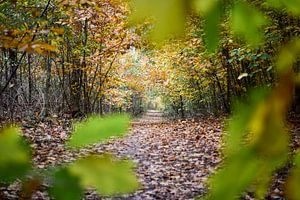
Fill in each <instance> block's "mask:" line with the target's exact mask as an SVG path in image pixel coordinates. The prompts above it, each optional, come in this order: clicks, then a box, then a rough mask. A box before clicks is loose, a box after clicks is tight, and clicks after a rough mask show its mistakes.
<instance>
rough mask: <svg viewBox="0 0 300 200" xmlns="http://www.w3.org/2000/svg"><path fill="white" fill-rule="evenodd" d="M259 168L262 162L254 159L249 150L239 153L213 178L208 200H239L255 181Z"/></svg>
mask: <svg viewBox="0 0 300 200" xmlns="http://www.w3.org/2000/svg"><path fill="white" fill-rule="evenodd" d="M259 167H260V162H259V161H258V160H257V159H255V158H254V154H253V152H251V151H249V149H247V150H243V151H241V152H239V153H238V154H237V156H235V157H233V158H231V160H230V162H229V163H228V165H226V166H225V168H223V169H221V170H220V171H219V172H218V173H217V174H216V175H215V176H214V177H213V179H212V182H211V184H212V186H213V188H212V191H211V193H210V196H209V198H208V199H216V200H218V199H222V200H232V199H237V198H238V195H240V194H241V193H242V192H243V191H244V190H245V189H246V188H247V186H249V184H250V183H251V182H253V181H254V180H255V178H256V172H257V171H258V170H259Z"/></svg>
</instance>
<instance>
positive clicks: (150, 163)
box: [0, 111, 221, 200]
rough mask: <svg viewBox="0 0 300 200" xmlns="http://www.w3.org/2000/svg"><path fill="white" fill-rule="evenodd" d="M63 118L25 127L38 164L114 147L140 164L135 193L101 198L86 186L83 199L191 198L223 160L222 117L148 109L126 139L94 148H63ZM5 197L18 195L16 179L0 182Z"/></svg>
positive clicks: (44, 195)
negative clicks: (171, 116) (175, 116)
mask: <svg viewBox="0 0 300 200" xmlns="http://www.w3.org/2000/svg"><path fill="white" fill-rule="evenodd" d="M64 124H65V122H64V121H63V122H57V123H55V124H52V123H39V124H36V125H35V127H34V128H28V127H27V126H26V128H24V129H23V131H24V135H25V136H26V137H27V138H28V139H29V140H31V142H32V145H31V146H32V147H33V148H34V151H33V152H34V163H35V165H36V166H37V167H38V168H41V169H43V168H46V167H48V166H56V165H59V164H60V163H63V162H69V161H72V160H75V159H76V157H78V156H79V155H86V154H89V153H95V152H96V153H104V152H110V153H112V154H114V155H116V156H118V157H121V158H129V159H131V160H133V161H134V162H135V163H136V165H137V169H136V172H137V176H138V178H139V180H140V182H141V186H142V187H141V189H140V190H139V191H137V192H136V193H134V194H130V195H125V196H122V197H114V198H100V197H99V196H98V195H97V193H96V192H94V191H87V193H86V196H85V199H87V200H95V199H133V200H147V199H168V200H169V199H171V200H176V199H184V200H186V199H193V198H195V197H196V196H199V195H203V194H204V193H205V192H206V190H207V189H206V185H205V181H206V180H207V177H208V176H209V175H210V174H211V172H212V171H213V170H214V169H215V167H216V166H217V164H218V163H219V162H220V159H219V151H218V150H219V149H220V138H221V122H220V121H219V120H217V119H214V118H208V119H201V120H198V121H194V120H186V121H168V120H166V119H164V118H163V117H162V113H160V112H157V111H149V112H147V113H146V114H145V116H143V117H142V118H141V119H139V120H136V121H135V122H133V123H132V124H133V125H132V129H131V131H130V132H129V133H128V135H127V136H125V137H124V138H120V139H116V140H113V141H110V142H108V143H106V144H97V145H95V146H94V147H93V148H89V149H83V150H80V151H75V152H74V151H71V150H68V149H66V148H65V146H64V142H65V140H66V138H67V137H68V133H69V132H70V131H69V130H68V127H70V126H69V125H67V126H65V125H64ZM0 190H1V191H3V193H4V194H5V196H6V197H7V198H5V199H18V191H19V190H20V185H19V184H18V183H16V184H13V185H11V186H9V187H8V188H7V187H2V188H1V187H0ZM32 199H38V200H44V199H47V200H48V199H50V198H49V196H48V195H47V192H46V191H38V192H36V193H35V194H34V197H33V198H32Z"/></svg>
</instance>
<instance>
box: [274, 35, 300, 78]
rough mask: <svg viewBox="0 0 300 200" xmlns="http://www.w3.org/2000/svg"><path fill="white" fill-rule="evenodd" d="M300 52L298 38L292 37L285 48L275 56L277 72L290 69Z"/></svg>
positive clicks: (299, 40)
mask: <svg viewBox="0 0 300 200" xmlns="http://www.w3.org/2000/svg"><path fill="white" fill-rule="evenodd" d="M299 53H300V38H295V39H293V40H292V41H291V42H290V43H289V44H288V45H286V47H285V48H283V49H282V50H281V52H280V54H279V56H278V58H277V63H276V64H277V69H278V71H279V72H285V71H287V70H288V69H291V68H292V66H293V64H294V63H295V62H296V59H297V57H298V54H299Z"/></svg>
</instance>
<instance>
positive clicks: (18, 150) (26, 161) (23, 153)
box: [0, 127, 31, 182]
mask: <svg viewBox="0 0 300 200" xmlns="http://www.w3.org/2000/svg"><path fill="white" fill-rule="evenodd" d="M19 131H20V130H19V129H18V128H16V127H9V128H6V129H4V130H2V131H0V182H2V181H3V182H12V181H14V180H15V179H17V178H22V177H24V176H25V175H26V174H27V172H29V170H30V169H31V162H30V151H29V147H28V145H26V144H25V143H24V141H23V140H22V138H21V136H20V135H19Z"/></svg>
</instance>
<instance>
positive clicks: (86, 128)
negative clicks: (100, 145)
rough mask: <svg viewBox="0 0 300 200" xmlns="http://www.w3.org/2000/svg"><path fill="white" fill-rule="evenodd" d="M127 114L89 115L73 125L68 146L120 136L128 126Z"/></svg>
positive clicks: (80, 145)
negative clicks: (73, 129)
mask: <svg viewBox="0 0 300 200" xmlns="http://www.w3.org/2000/svg"><path fill="white" fill-rule="evenodd" d="M129 124H130V118H129V116H128V115H111V116H108V117H105V118H101V117H97V116H94V117H90V118H88V119H87V120H86V121H84V122H81V123H79V124H76V125H75V131H74V132H73V133H72V137H71V139H70V140H69V141H68V145H69V146H70V147H76V148H78V147H82V146H85V145H90V144H93V143H96V142H98V141H106V140H108V139H110V138H111V137H112V136H122V135H124V134H125V133H126V131H127V129H128V128H129Z"/></svg>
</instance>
